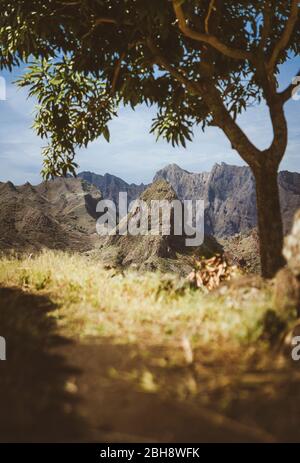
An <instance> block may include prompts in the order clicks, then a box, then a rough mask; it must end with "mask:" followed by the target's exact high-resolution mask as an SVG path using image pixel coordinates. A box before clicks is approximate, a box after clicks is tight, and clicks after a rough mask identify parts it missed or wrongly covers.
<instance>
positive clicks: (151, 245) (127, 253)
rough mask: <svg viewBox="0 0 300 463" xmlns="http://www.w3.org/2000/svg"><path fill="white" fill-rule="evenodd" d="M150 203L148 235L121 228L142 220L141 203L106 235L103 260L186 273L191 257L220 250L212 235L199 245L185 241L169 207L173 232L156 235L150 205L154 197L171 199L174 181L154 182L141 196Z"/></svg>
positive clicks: (142, 267) (160, 218)
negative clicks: (190, 245) (176, 228)
mask: <svg viewBox="0 0 300 463" xmlns="http://www.w3.org/2000/svg"><path fill="white" fill-rule="evenodd" d="M140 199H141V200H142V201H144V202H145V203H146V204H147V206H148V233H147V234H146V235H138V236H132V235H130V234H127V235H122V234H121V233H120V230H122V229H124V224H126V227H127V226H128V224H129V223H130V221H131V220H132V221H139V220H140V215H139V207H137V208H135V209H133V210H132V211H130V212H129V213H128V215H127V216H126V217H124V218H123V219H122V220H121V221H120V223H119V224H118V226H117V227H116V229H115V231H113V232H112V233H111V236H108V237H107V238H106V239H104V241H103V243H102V244H101V246H100V253H99V254H98V255H99V257H101V260H104V261H106V262H107V264H108V265H109V266H121V267H127V266H131V267H135V268H139V269H143V270H155V269H160V270H162V271H172V270H173V271H176V272H179V273H183V274H184V273H187V272H189V271H190V269H191V265H192V257H193V256H194V255H197V256H205V257H210V256H213V255H214V254H215V253H221V252H222V247H221V246H220V245H219V243H218V242H217V241H216V240H215V239H214V238H213V237H212V236H205V239H204V243H203V244H202V245H201V246H198V247H197V248H189V247H187V246H186V245H185V238H186V237H185V236H184V235H182V236H176V235H175V233H174V216H173V211H172V210H170V214H169V218H170V224H171V227H170V234H166V233H164V232H163V231H162V232H160V234H159V235H156V236H153V234H152V233H151V232H152V230H151V231H150V226H151V223H152V222H151V218H150V209H151V201H152V200H166V201H168V202H172V201H173V200H176V199H177V195H176V193H175V191H174V190H173V188H172V187H171V185H170V184H169V183H168V182H166V181H165V180H157V181H155V182H154V183H152V184H151V185H150V186H149V187H148V188H147V189H146V190H145V191H144V192H143V193H142V195H141V196H140ZM157 225H158V226H159V230H162V216H161V213H160V214H159V216H158V223H157Z"/></svg>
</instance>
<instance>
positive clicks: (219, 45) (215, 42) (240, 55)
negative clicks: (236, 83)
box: [172, 0, 252, 60]
mask: <svg viewBox="0 0 300 463" xmlns="http://www.w3.org/2000/svg"><path fill="white" fill-rule="evenodd" d="M172 1H173V9H174V12H175V15H176V18H177V20H178V26H179V29H180V30H181V32H182V33H183V34H184V35H185V36H186V37H188V38H190V39H193V40H197V41H198V42H203V43H207V44H208V45H211V46H212V47H213V48H215V49H216V50H218V51H220V52H221V53H223V55H225V56H228V57H229V58H233V59H238V60H247V59H249V60H251V59H252V53H250V52H248V51H244V50H239V49H236V48H231V47H229V46H227V45H225V44H224V43H223V42H221V41H220V40H219V39H218V38H217V37H215V36H214V35H211V34H202V33H201V32H197V31H194V30H193V29H191V28H190V27H189V26H188V25H187V22H186V19H185V16H184V13H183V10H182V7H181V5H180V4H179V3H178V0H172Z"/></svg>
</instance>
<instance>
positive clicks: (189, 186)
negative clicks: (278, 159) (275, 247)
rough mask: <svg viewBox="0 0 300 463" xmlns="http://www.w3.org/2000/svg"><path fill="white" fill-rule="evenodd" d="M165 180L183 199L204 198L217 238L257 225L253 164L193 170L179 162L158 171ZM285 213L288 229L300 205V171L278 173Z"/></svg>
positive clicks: (211, 230) (158, 176)
mask: <svg viewBox="0 0 300 463" xmlns="http://www.w3.org/2000/svg"><path fill="white" fill-rule="evenodd" d="M159 179H164V180H166V181H168V182H169V183H170V184H171V185H172V187H173V188H174V190H175V192H176V194H177V195H178V197H179V199H181V200H183V199H204V201H205V230H206V233H210V234H213V235H214V236H216V237H226V236H232V235H235V234H236V233H247V232H248V231H249V230H251V229H253V228H254V227H256V225H257V216H256V215H257V212H256V196H255V181H254V177H253V175H252V172H251V170H250V168H249V167H238V166H230V165H227V164H225V163H222V164H215V165H214V167H213V168H212V170H211V172H204V173H199V174H198V173H191V172H188V171H186V170H184V169H181V168H180V167H179V166H177V165H176V164H171V165H169V166H166V167H165V168H164V169H162V170H160V171H158V172H157V174H156V175H155V177H154V179H153V181H156V180H159ZM278 183H279V190H280V199H281V208H282V216H283V222H284V229H285V232H288V231H289V229H290V226H291V223H292V220H293V216H294V213H295V211H296V210H297V209H298V208H300V174H298V173H292V172H285V171H284V172H280V173H279V175H278Z"/></svg>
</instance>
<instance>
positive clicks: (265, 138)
mask: <svg viewBox="0 0 300 463" xmlns="http://www.w3.org/2000/svg"><path fill="white" fill-rule="evenodd" d="M299 68H300V57H298V58H296V59H294V60H292V61H291V62H289V63H288V64H286V65H285V66H284V67H283V68H282V72H281V77H280V84H281V87H282V88H284V87H285V86H287V85H288V84H289V83H290V82H291V79H292V78H293V77H294V76H295V74H296V72H297V71H298V70H299ZM19 73H20V71H18V70H16V71H14V73H13V74H7V73H2V76H3V77H4V78H5V79H6V87H7V99H6V101H0V166H1V168H0V181H7V180H11V181H12V182H14V183H16V184H22V183H25V182H26V181H29V182H31V183H33V184H36V183H39V182H40V181H41V177H40V170H41V166H42V159H41V154H40V152H41V147H42V146H43V141H41V140H40V139H39V137H37V136H36V135H35V133H34V132H33V130H32V129H31V125H32V121H33V108H34V102H33V101H32V100H27V94H26V90H21V89H18V88H17V87H16V86H15V85H13V84H12V81H13V80H14V79H16V77H17V76H18V75H19ZM154 115H155V110H154V109H149V108H146V107H140V108H138V109H136V110H135V111H132V110H131V109H129V108H125V109H121V110H120V112H119V117H118V118H116V119H115V120H114V121H112V122H111V125H110V130H111V142H110V143H109V144H108V143H107V142H106V141H105V140H102V139H99V140H97V141H96V142H94V143H92V144H91V145H90V146H89V147H88V148H87V149H86V150H81V151H80V152H78V156H77V162H78V164H79V166H80V167H79V171H80V170H90V171H93V172H96V173H99V174H104V173H106V172H109V173H111V174H114V175H117V176H119V177H122V178H123V179H124V180H126V181H128V182H136V183H140V182H144V183H148V182H150V181H151V180H152V178H153V176H154V174H155V172H156V171H157V170H158V169H160V168H162V167H164V166H165V165H167V164H171V163H176V164H178V165H179V166H181V167H182V168H184V169H186V170H189V171H192V172H201V171H207V170H210V169H211V167H212V166H213V165H214V164H215V163H216V162H226V163H228V164H235V165H242V164H243V162H242V161H241V159H240V158H239V156H238V154H237V153H236V152H235V151H233V150H232V149H231V146H230V144H229V142H228V140H227V139H226V138H225V136H224V135H223V133H222V132H221V131H220V130H218V129H217V128H209V129H207V130H206V132H205V133H203V132H202V130H201V129H200V128H199V129H196V130H195V137H194V141H193V142H192V143H189V144H188V146H187V149H183V148H173V147H172V146H171V145H169V144H168V143H167V142H165V141H163V140H160V141H158V142H156V141H155V137H154V136H153V135H151V134H149V128H150V125H151V119H152V118H153V117H154ZM286 115H287V119H288V124H289V146H288V150H287V153H286V156H285V158H284V160H283V162H282V165H281V169H287V170H291V171H298V172H299V171H300V159H299V156H300V127H299V120H300V117H299V116H300V101H294V100H291V101H290V102H288V104H287V105H286ZM239 123H240V124H241V126H242V127H243V128H244V129H245V131H246V133H247V134H248V136H249V137H250V138H251V140H252V141H253V142H254V143H255V144H256V145H257V146H258V147H260V148H264V147H267V146H268V144H269V143H270V141H271V139H272V129H271V125H270V121H269V116H268V112H267V109H266V108H265V106H264V105H263V104H262V105H260V106H259V107H254V108H249V109H248V110H247V112H246V113H245V114H243V115H242V116H241V118H240V119H239Z"/></svg>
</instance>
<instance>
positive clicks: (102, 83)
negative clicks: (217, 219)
mask: <svg viewBox="0 0 300 463" xmlns="http://www.w3.org/2000/svg"><path fill="white" fill-rule="evenodd" d="M0 6H1V11H2V14H1V18H0V67H1V68H2V69H3V68H6V69H10V70H11V69H12V68H13V67H14V66H17V65H19V64H20V63H23V62H31V61H33V62H32V64H31V65H30V67H29V70H28V72H27V73H25V75H24V76H23V77H22V78H21V79H20V81H19V85H21V86H27V87H29V94H30V95H33V96H35V97H36V98H37V100H38V107H37V113H36V118H35V123H34V127H35V129H36V131H37V132H38V134H39V135H41V136H42V137H43V138H46V139H47V140H48V144H47V146H46V147H45V148H44V150H43V154H44V170H43V174H44V176H45V178H49V177H51V176H56V175H66V174H67V173H68V172H71V173H74V172H75V168H76V163H75V153H76V149H77V148H78V147H82V146H87V145H88V143H89V142H90V141H93V140H95V139H96V138H97V137H99V136H100V135H103V136H104V137H105V138H106V139H107V140H109V127H108V124H109V121H110V120H111V119H112V118H113V117H114V116H115V115H116V114H117V110H118V107H119V106H120V105H122V104H123V105H130V106H131V107H132V108H135V107H136V106H137V105H140V104H146V105H148V106H151V105H154V106H155V107H156V108H157V116H156V118H155V119H154V120H153V125H152V128H151V131H153V132H155V133H156V134H157V136H162V137H165V138H166V139H167V140H168V141H170V142H171V143H172V144H173V145H176V144H182V145H184V146H185V144H186V141H187V140H191V139H192V135H193V129H194V127H195V126H197V125H200V126H201V127H202V128H205V126H206V125H214V126H217V127H219V128H220V129H221V130H222V131H223V132H224V134H225V135H226V137H227V138H228V139H229V141H230V142H231V145H232V148H233V149H235V150H236V151H237V152H238V153H239V155H240V156H241V157H242V159H243V160H244V161H245V162H246V163H247V164H248V165H249V166H250V167H251V169H252V171H253V173H254V176H255V180H256V191H257V209H258V226H259V232H260V243H261V260H262V268H263V274H264V275H265V276H273V275H274V272H275V271H276V270H277V269H278V268H280V266H282V264H283V263H284V261H283V258H282V254H281V250H282V242H283V229H282V220H281V215H280V202H279V191H278V184H277V170H278V167H279V164H280V162H281V160H282V158H283V156H284V154H285V151H286V147H287V143H288V126H287V121H286V117H285V112H284V105H285V103H286V101H288V100H289V99H290V98H291V96H292V93H293V91H294V89H295V87H296V86H297V80H294V81H293V83H291V84H290V85H289V86H288V87H287V88H286V89H285V90H283V91H279V85H278V76H279V71H280V65H281V64H283V63H285V62H286V61H287V60H290V59H292V58H293V57H295V56H296V55H299V51H300V19H299V9H300V6H299V1H298V0H250V1H248V0H239V1H232V0H151V1H149V0H77V1H76V0H45V1H43V2H40V1H39V0H33V1H28V0H14V1H8V0H1V1H0ZM298 75H300V71H299V73H298ZM262 98H263V99H264V100H265V102H266V104H267V106H268V108H269V113H270V119H271V122H272V127H273V140H272V142H271V144H270V146H269V147H268V148H267V149H264V150H260V149H258V148H257V147H256V146H255V143H254V142H253V141H252V140H250V139H249V137H248V136H247V134H246V133H244V131H243V130H242V129H241V128H240V126H239V125H238V123H237V121H236V119H237V116H238V114H240V113H241V112H242V111H243V110H245V109H246V108H247V106H248V105H249V104H253V103H257V102H260V101H261V99H262ZM270 236H271V237H272V241H271V242H270Z"/></svg>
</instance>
